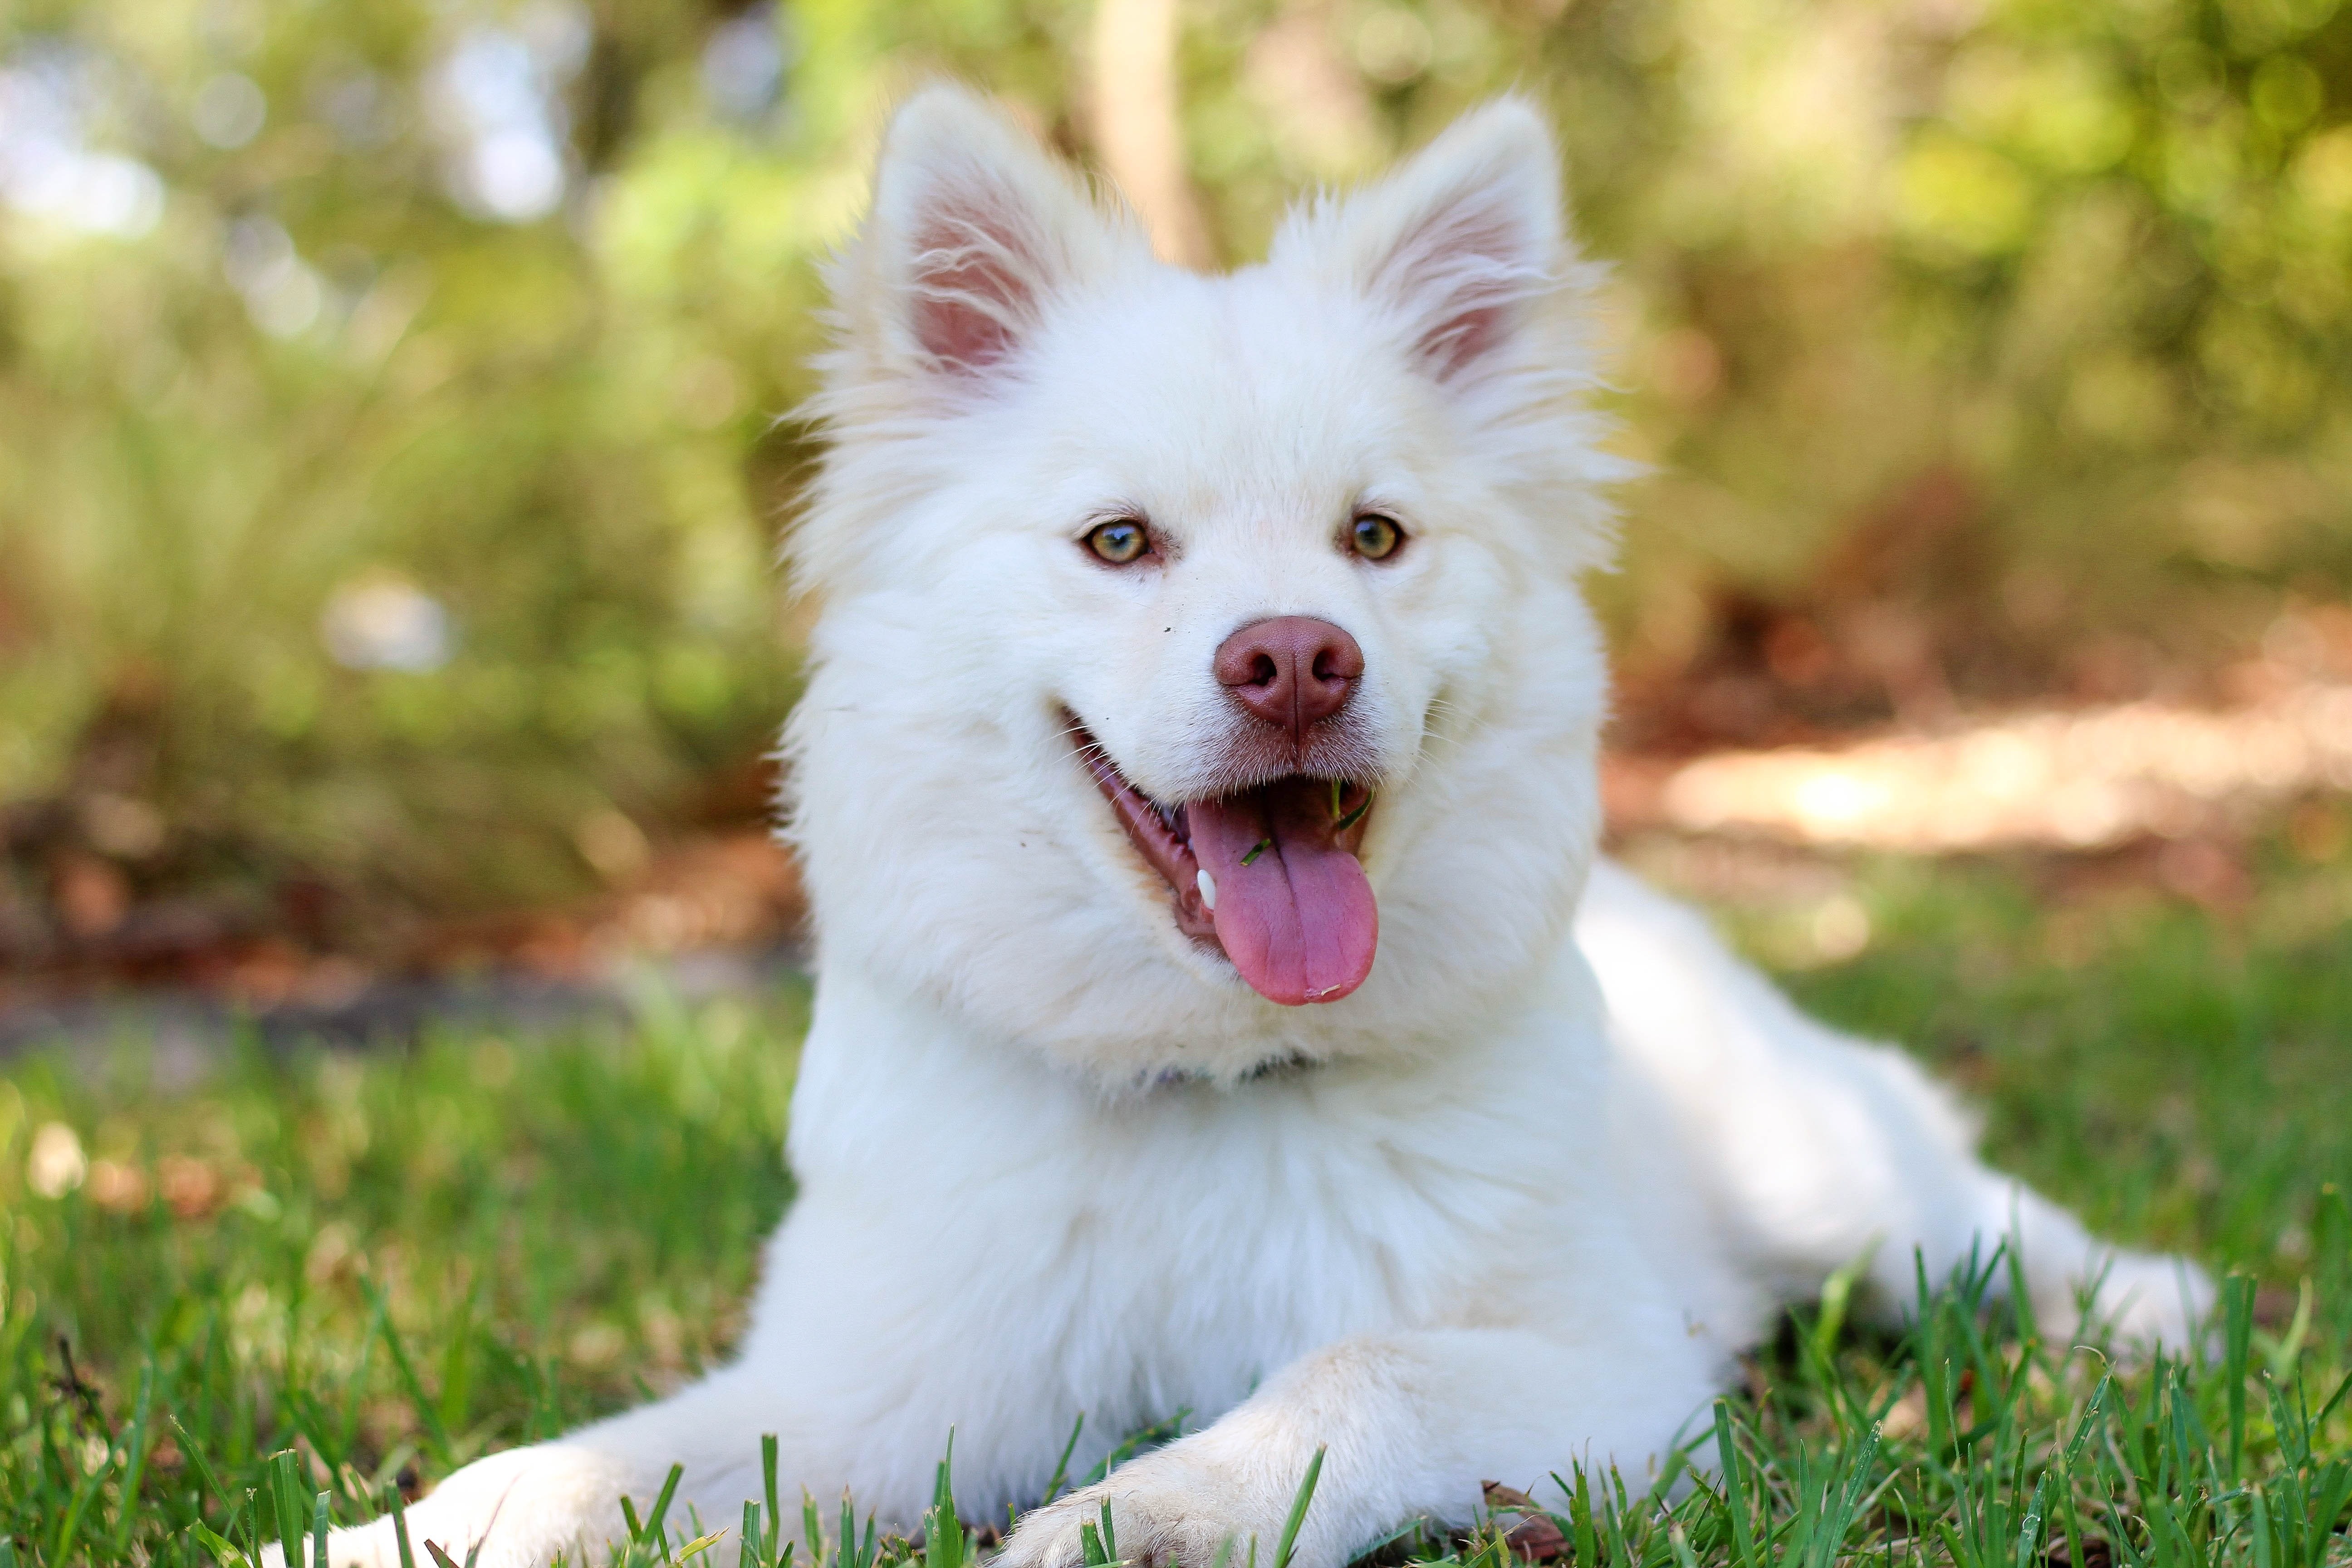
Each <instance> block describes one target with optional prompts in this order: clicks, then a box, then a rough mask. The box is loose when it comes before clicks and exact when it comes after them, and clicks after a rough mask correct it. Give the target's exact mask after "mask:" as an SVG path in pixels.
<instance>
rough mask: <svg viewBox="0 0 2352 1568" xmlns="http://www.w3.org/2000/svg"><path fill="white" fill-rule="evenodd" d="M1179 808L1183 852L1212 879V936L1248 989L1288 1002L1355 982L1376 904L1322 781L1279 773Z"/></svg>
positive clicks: (1367, 962) (1342, 990)
mask: <svg viewBox="0 0 2352 1568" xmlns="http://www.w3.org/2000/svg"><path fill="white" fill-rule="evenodd" d="M1184 816H1185V821H1186V824H1187V826H1189V827H1190V829H1191V832H1192V854H1193V857H1194V858H1196V859H1198V860H1199V861H1200V863H1201V868H1202V870H1205V871H1206V872H1208V873H1209V876H1210V877H1211V878H1212V879H1213V880H1214V881H1215V882H1216V884H1217V907H1216V910H1215V911H1214V917H1213V918H1214V919H1215V921H1216V924H1217V941H1218V942H1220V943H1222V944H1223V947H1224V950H1225V956H1226V957H1227V958H1230V959H1232V960H1233V963H1234V968H1235V969H1238V970H1240V971H1241V972H1242V978H1243V979H1244V980H1246V981H1248V982H1249V983H1250V986H1251V988H1252V989H1254V990H1255V991H1256V992H1257V993H1258V994H1260V995H1262V996H1264V997H1265V998H1266V999H1267V1000H1268V1001H1271V1002H1279V1003H1281V1004H1282V1005H1284V1006H1286V1007H1296V1006H1298V1005H1301V1004H1303V1003H1307V1002H1337V1001H1338V1000H1339V998H1340V997H1342V996H1345V995H1346V994H1348V993H1349V992H1350V991H1353V990H1354V989H1355V988H1356V987H1357V986H1359V985H1361V984H1363V983H1364V976H1365V975H1367V974H1370V973H1371V972H1372V952H1373V950H1374V949H1375V948H1377V947H1378V946H1379V945H1380V939H1381V917H1380V910H1379V909H1378V908H1377V907H1376V906H1375V904H1374V903H1373V900H1372V885H1371V883H1370V882H1369V881H1367V880H1365V879H1364V868H1363V866H1362V864H1361V863H1360V862H1359V861H1358V860H1357V858H1355V857H1354V856H1353V855H1350V854H1349V853H1348V851H1346V850H1345V849H1342V848H1340V847H1339V844H1338V843H1337V842H1336V838H1337V835H1336V834H1335V832H1334V828H1335V826H1336V824H1335V823H1334V821H1333V818H1332V811H1331V786H1330V785H1329V784H1328V783H1323V782H1318V781H1317V780H1313V779H1305V778H1292V779H1284V780H1282V781H1281V782H1280V783H1277V784H1265V785H1262V786H1260V787H1259V788H1257V789H1254V790H1246V791H1244V792H1243V793H1242V794H1240V795H1228V796H1227V797H1226V798H1224V799H1223V800H1213V801H1193V802H1191V803H1190V804H1188V805H1186V806H1185V807H1184ZM1262 843H1263V844H1265V845H1266V847H1265V849H1263V850H1260V851H1259V852H1258V853H1257V855H1255V857H1254V858H1250V863H1249V864H1248V865H1246V866H1244V865H1243V864H1242V860H1243V858H1244V857H1248V856H1249V855H1250V851H1251V850H1252V849H1254V848H1256V847H1257V846H1258V845H1260V844H1262Z"/></svg>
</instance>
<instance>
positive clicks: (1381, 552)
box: [1348, 511, 1404, 561]
mask: <svg viewBox="0 0 2352 1568" xmlns="http://www.w3.org/2000/svg"><path fill="white" fill-rule="evenodd" d="M1403 542H1404V531H1403V530H1402V529H1401V528H1399V527H1397V525H1396V520H1395V519H1394V518H1391V517H1382V516H1381V514H1380V513H1379V512H1376V511H1368V512H1366V513H1364V515H1363V516H1361V517H1360V518H1358V519H1356V521H1354V522H1352V523H1350V524H1349V526H1348V548H1349V549H1350V550H1353V551H1354V552H1356V553H1357V554H1359V555H1360V556H1362V557H1363V558H1364V559H1365V560H1367V561H1385V560H1387V559H1388V558H1389V557H1390V556H1391V555H1394V554H1395V553H1396V548H1397V546H1398V545H1400V544H1402V543H1403Z"/></svg>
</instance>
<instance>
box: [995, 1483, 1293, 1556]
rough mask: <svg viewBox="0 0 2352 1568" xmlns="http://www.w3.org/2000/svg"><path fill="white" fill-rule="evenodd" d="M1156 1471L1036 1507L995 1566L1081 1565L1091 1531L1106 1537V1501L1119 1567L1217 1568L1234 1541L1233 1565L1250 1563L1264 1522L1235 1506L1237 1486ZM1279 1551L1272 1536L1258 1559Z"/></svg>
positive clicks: (1109, 1552) (1108, 1547)
mask: <svg viewBox="0 0 2352 1568" xmlns="http://www.w3.org/2000/svg"><path fill="white" fill-rule="evenodd" d="M1150 1470H1151V1467H1150V1466H1148V1465H1146V1464H1144V1463H1142V1462H1138V1463H1137V1464H1132V1465H1129V1466H1127V1467H1126V1468H1122V1469H1120V1470H1119V1471H1118V1472H1117V1473H1116V1474H1114V1475H1113V1476H1112V1477H1111V1478H1110V1479H1108V1480H1107V1481H1103V1482H1101V1483H1099V1484H1097V1485H1095V1486H1091V1487H1085V1488H1082V1489H1079V1490H1077V1491H1075V1492H1072V1493H1071V1494H1070V1495H1069V1496H1068V1497H1066V1498H1060V1499H1057V1500H1055V1501H1053V1502H1050V1503H1048V1504H1046V1505H1045V1507H1043V1508H1039V1509H1033V1510H1030V1511H1029V1512H1028V1513H1026V1514H1024V1515H1023V1516H1022V1519H1021V1522H1020V1525H1019V1526H1018V1528H1016V1529H1015V1530H1014V1531H1013V1534H1012V1536H1011V1538H1010V1539H1008V1540H1007V1541H1006V1542H1005V1543H1004V1550H1003V1552H1002V1553H1000V1554H999V1555H998V1557H997V1558H996V1561H995V1563H994V1564H993V1565H992V1568H1079V1565H1080V1564H1082V1563H1085V1562H1086V1561H1087V1555H1088V1553H1087V1542H1086V1532H1087V1531H1088V1530H1089V1529H1091V1530H1093V1531H1095V1532H1096V1534H1097V1537H1099V1536H1100V1533H1101V1531H1102V1528H1103V1505H1104V1504H1105V1503H1108V1504H1109V1505H1110V1530H1111V1538H1110V1539H1109V1540H1108V1541H1106V1542H1102V1549H1103V1552H1104V1554H1105V1555H1106V1556H1108V1558H1109V1559H1110V1560H1111V1561H1113V1562H1115V1563H1126V1564H1129V1568H1212V1565H1213V1563H1215V1562H1216V1560H1217V1553H1218V1551H1219V1549H1220V1548H1221V1547H1223V1546H1224V1545H1225V1544H1226V1543H1227V1542H1231V1543H1232V1549H1231V1551H1230V1552H1228V1553H1227V1556H1226V1562H1227V1564H1228V1568H1243V1565H1244V1564H1245V1563H1248V1562H1249V1560H1250V1549H1249V1548H1250V1539H1251V1537H1252V1536H1253V1535H1254V1534H1257V1533H1259V1532H1260V1529H1261V1523H1262V1521H1254V1520H1251V1519H1247V1518H1244V1517H1243V1515H1244V1512H1245V1511H1246V1510H1243V1509H1240V1508H1237V1507H1236V1506H1235V1504H1236V1502H1237V1498H1236V1497H1235V1495H1234V1493H1235V1491H1236V1490H1238V1489H1226V1488H1219V1487H1217V1486H1215V1485H1214V1484H1213V1482H1212V1481H1210V1480H1209V1479H1208V1478H1204V1477H1198V1476H1192V1475H1189V1474H1174V1475H1154V1474H1151V1473H1150ZM1138 1472H1141V1473H1138ZM1279 1528H1280V1526H1279V1525H1278V1524H1277V1525H1276V1529H1277V1531H1278V1530H1279ZM1274 1547H1275V1542H1274V1541H1273V1540H1272V1539H1267V1540H1265V1541H1262V1542H1260V1543H1259V1546H1258V1552H1257V1555H1258V1557H1259V1558H1260V1560H1261V1561H1271V1560H1272V1557H1273V1553H1274Z"/></svg>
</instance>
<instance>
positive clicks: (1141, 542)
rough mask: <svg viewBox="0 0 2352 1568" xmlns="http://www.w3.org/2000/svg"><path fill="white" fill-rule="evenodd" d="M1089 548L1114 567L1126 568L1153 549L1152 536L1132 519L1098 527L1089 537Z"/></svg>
mask: <svg viewBox="0 0 2352 1568" xmlns="http://www.w3.org/2000/svg"><path fill="white" fill-rule="evenodd" d="M1150 548H1151V535H1150V532H1149V531H1146V530H1145V528H1144V526H1143V524H1142V523H1140V522H1139V521H1136V520H1135V519H1134V518H1131V517H1122V518H1115V519H1113V520H1112V521H1109V522H1105V523H1099V524H1097V525H1096V527H1095V530H1094V531H1093V532H1091V533H1089V534H1087V549H1089V550H1091V551H1093V552H1095V553H1096V554H1097V555H1099V556H1101V557H1102V558H1103V559H1104V560H1105V561H1108V562H1109V563H1111V564H1112V565H1114V566H1124V565H1126V564H1127V563H1129V562H1130V561H1133V560H1135V559H1136V558H1137V557H1138V556H1139V555H1141V554H1142V553H1143V552H1145V551H1147V550H1149V549H1150Z"/></svg>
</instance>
